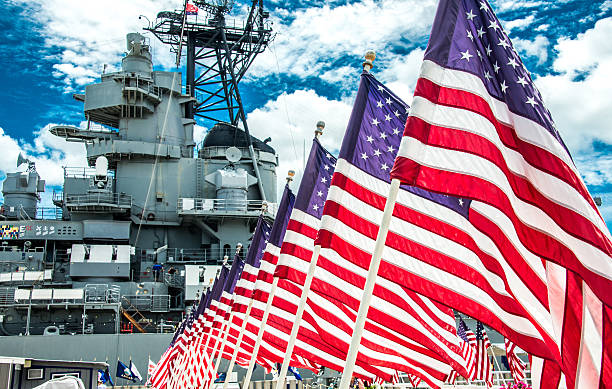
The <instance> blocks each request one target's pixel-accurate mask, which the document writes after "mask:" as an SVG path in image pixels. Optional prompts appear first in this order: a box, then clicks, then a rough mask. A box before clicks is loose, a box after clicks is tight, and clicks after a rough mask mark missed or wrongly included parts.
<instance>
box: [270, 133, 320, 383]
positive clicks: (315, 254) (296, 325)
mask: <svg viewBox="0 0 612 389" xmlns="http://www.w3.org/2000/svg"><path fill="white" fill-rule="evenodd" d="M324 128H325V122H323V121H319V122H317V129H316V130H315V138H317V139H319V137H320V136H321V135H323V129H324ZM304 166H305V165H304ZM320 252H321V246H320V245H317V246H315V247H314V250H313V251H312V256H311V257H310V265H309V266H308V274H306V280H304V286H303V289H302V295H301V296H300V302H299V304H298V309H297V311H296V313H295V320H294V321H293V326H292V327H291V334H290V335H289V341H288V342H287V350H286V351H285V357H284V359H283V365H282V366H281V369H280V371H279V372H278V381H277V382H276V389H282V387H283V386H284V385H285V379H286V378H287V370H289V363H290V361H291V355H292V354H293V349H294V347H295V341H296V340H297V334H298V332H299V329H300V324H301V322H302V315H303V314H304V309H305V308H306V301H307V300H308V294H309V293H310V286H311V285H312V279H313V278H314V272H315V270H316V268H317V261H318V260H319V253H320Z"/></svg>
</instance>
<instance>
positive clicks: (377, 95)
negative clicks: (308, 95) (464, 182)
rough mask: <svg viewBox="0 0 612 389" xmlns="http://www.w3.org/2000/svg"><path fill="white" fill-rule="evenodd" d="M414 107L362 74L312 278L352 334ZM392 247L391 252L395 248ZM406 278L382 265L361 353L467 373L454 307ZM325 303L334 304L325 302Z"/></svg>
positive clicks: (425, 373) (418, 367) (428, 371)
mask: <svg viewBox="0 0 612 389" xmlns="http://www.w3.org/2000/svg"><path fill="white" fill-rule="evenodd" d="M407 113H408V106H407V105H406V104H405V103H404V102H403V101H402V100H401V99H399V98H398V97H397V96H396V95H395V94H394V93H393V92H391V91H390V90H389V89H388V88H386V87H385V86H384V85H382V84H381V83H380V82H378V81H377V80H376V79H375V78H374V77H373V76H372V75H370V74H368V73H364V74H363V75H362V77H361V84H360V86H359V90H358V93H357V97H356V100H355V104H354V107H353V113H352V115H351V118H350V121H349V123H348V126H347V131H346V133H345V136H344V140H343V143H342V147H341V151H340V157H339V159H338V163H337V164H336V169H335V172H334V176H333V179H332V185H331V188H330V190H329V193H328V196H327V199H326V202H325V209H324V212H323V217H322V220H321V227H320V230H319V232H318V235H317V238H316V239H317V240H316V243H318V244H320V245H321V254H320V256H319V259H318V262H317V269H316V272H315V278H314V280H313V284H312V289H313V290H314V291H315V292H317V293H318V294H320V295H325V296H327V298H328V300H330V301H335V302H336V303H337V310H338V311H340V312H339V314H343V315H344V319H343V322H344V324H345V325H344V326H340V327H339V330H344V331H346V332H347V334H348V335H349V339H350V335H351V334H352V329H353V326H354V323H355V317H356V312H357V311H358V309H359V306H360V302H361V296H362V294H363V292H362V291H363V286H364V283H365V275H366V274H367V269H368V268H369V265H370V259H371V256H372V252H373V249H374V244H375V240H376V235H377V232H378V225H379V223H380V219H381V215H382V209H383V208H384V204H385V196H386V195H387V193H388V188H389V170H390V168H391V166H392V164H393V159H394V157H395V154H396V153H397V150H398V147H399V144H400V141H401V128H402V125H403V123H404V122H405V120H406V117H407ZM457 206H458V205H457ZM387 254H388V253H385V255H384V258H385V259H386V258H387V256H393V254H389V255H387ZM295 265H298V264H297V263H296V264H295ZM306 265H307V264H306ZM300 266H301V267H302V269H303V268H304V267H305V266H304V265H303V264H301V265H300ZM302 269H300V270H301V271H302V272H304V270H302ZM383 269H384V267H383ZM392 274H397V271H395V270H394V271H393V272H392ZM403 283H404V281H403V280H398V279H393V278H390V277H389V275H385V276H384V277H383V272H382V271H381V272H379V277H378V278H377V286H376V288H375V290H374V300H373V302H372V304H371V306H370V309H369V311H368V321H367V323H366V328H365V331H366V332H365V333H364V336H363V339H362V342H361V347H360V350H359V352H360V355H359V356H358V359H357V361H358V362H359V361H360V360H361V361H363V362H369V363H370V364H371V365H375V366H385V367H388V368H390V369H391V370H393V369H396V370H401V371H406V372H410V373H412V374H417V375H419V376H420V377H421V378H423V379H424V380H425V381H426V382H428V383H429V384H430V385H432V386H436V387H439V386H441V385H442V384H443V382H444V381H445V380H446V378H447V375H448V374H449V373H450V371H451V370H452V369H451V366H452V367H454V368H455V369H457V370H458V371H461V373H462V374H467V372H466V370H465V361H464V360H463V357H462V355H461V350H460V344H459V339H458V338H457V334H456V327H455V326H456V325H455V318H454V315H453V312H452V310H451V309H449V308H448V307H446V306H443V305H442V304H439V303H436V302H433V301H431V300H430V299H428V298H425V297H424V296H422V295H418V294H417V293H414V292H413V291H411V290H408V289H406V288H404V287H403ZM317 293H315V294H314V296H313V298H311V299H314V298H315V297H318V295H317ZM319 307H322V308H326V309H327V308H328V306H323V302H321V303H320V304H319ZM330 308H331V307H330ZM338 317H342V316H338ZM332 319H334V318H333V317H331V315H330V320H332ZM337 332H338V331H337ZM335 338H336V339H337V337H335ZM335 338H334V337H329V340H330V343H331V342H336V347H338V348H341V349H342V348H344V349H346V343H344V344H341V343H337V340H336V339H335ZM370 350H373V351H376V352H378V355H376V354H374V353H372V352H371V351H370ZM383 355H384V357H382V356H383ZM381 357H382V358H381ZM387 380H388V378H387Z"/></svg>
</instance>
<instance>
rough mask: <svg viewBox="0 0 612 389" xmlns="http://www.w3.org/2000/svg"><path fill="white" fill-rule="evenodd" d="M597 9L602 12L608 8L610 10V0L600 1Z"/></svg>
mask: <svg viewBox="0 0 612 389" xmlns="http://www.w3.org/2000/svg"><path fill="white" fill-rule="evenodd" d="M599 9H600V10H601V11H602V12H606V11H608V10H611V9H612V0H606V1H604V2H603V3H602V4H601V5H600V6H599Z"/></svg>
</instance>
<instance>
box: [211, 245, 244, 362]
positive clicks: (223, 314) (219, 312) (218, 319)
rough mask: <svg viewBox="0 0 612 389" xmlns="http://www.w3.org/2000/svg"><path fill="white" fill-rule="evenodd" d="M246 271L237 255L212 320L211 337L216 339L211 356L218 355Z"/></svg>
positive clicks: (237, 254)
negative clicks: (230, 312)
mask: <svg viewBox="0 0 612 389" xmlns="http://www.w3.org/2000/svg"><path fill="white" fill-rule="evenodd" d="M243 269H244V261H243V260H242V259H241V258H240V254H239V253H236V255H235V257H234V261H233V263H232V267H231V268H230V270H229V273H228V276H227V279H226V281H225V285H224V286H223V291H222V292H221V298H220V299H219V303H218V305H217V309H216V312H215V316H214V318H213V320H212V330H211V334H210V336H212V337H213V339H214V342H215V343H214V346H213V347H212V353H211V355H212V356H214V355H216V352H217V350H218V347H219V346H220V344H219V343H220V341H221V337H222V336H223V332H224V331H225V326H226V324H227V323H228V321H227V320H228V319H229V317H228V313H229V311H230V310H231V305H232V302H233V300H234V289H235V288H236V284H237V283H238V279H239V278H240V276H241V274H242V270H243Z"/></svg>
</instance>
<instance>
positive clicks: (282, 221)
mask: <svg viewBox="0 0 612 389" xmlns="http://www.w3.org/2000/svg"><path fill="white" fill-rule="evenodd" d="M307 166H308V165H307ZM307 169H308V167H307ZM304 176H305V177H310V175H307V174H305V175H304ZM330 176H331V173H329V177H328V178H331V177H330ZM308 181H309V178H306V179H305V180H304V181H303V182H308ZM301 188H302V186H300V190H301ZM285 194H286V196H287V200H288V206H287V207H284V206H282V203H283V201H281V206H279V209H283V210H286V213H283V214H282V216H281V215H280V213H279V214H278V215H277V219H276V220H275V224H274V226H273V227H272V232H271V234H270V241H269V242H268V244H267V246H266V250H265V253H264V256H263V258H262V264H261V266H260V269H259V274H258V277H257V278H258V279H257V282H256V285H255V292H254V294H253V296H254V303H253V311H252V317H253V319H254V320H258V321H259V322H260V323H262V322H265V324H263V323H262V324H261V325H257V323H253V324H254V328H258V327H260V328H263V329H265V330H264V331H263V333H262V336H263V339H264V340H265V341H266V343H267V344H268V345H269V347H268V349H267V350H266V351H267V352H268V353H267V355H266V356H265V358H266V359H267V360H270V361H272V362H279V363H280V362H282V361H283V358H284V355H285V351H286V347H287V342H288V339H289V335H290V332H291V328H292V324H293V317H294V316H295V312H296V309H297V306H296V301H297V300H298V299H299V296H300V292H301V289H300V287H299V285H294V284H292V283H290V282H288V281H286V280H280V279H277V280H276V281H274V271H275V268H276V265H277V262H278V257H279V254H280V247H281V245H282V243H283V240H284V238H285V234H286V232H287V226H288V224H290V223H291V221H290V217H291V215H292V214H293V210H294V209H295V208H294V205H295V204H296V201H297V200H296V198H295V196H294V195H293V193H292V192H291V191H290V190H289V188H287V189H286V192H285ZM283 197H284V198H285V195H284V196H283ZM273 282H276V283H277V287H276V292H275V294H274V296H273V299H272V300H271V301H268V298H269V293H270V290H271V285H272V283H273ZM268 302H270V303H271V309H270V312H269V315H268V317H267V318H265V320H264V317H263V313H264V311H265V307H266V305H267V303H268ZM260 353H261V351H259V352H258V356H259V354H260ZM272 354H274V355H272ZM340 355H341V352H340V351H339V350H333V349H331V348H330V346H329V345H327V344H326V343H325V342H324V341H322V340H321V339H320V337H319V336H318V334H317V333H316V332H315V331H310V332H308V333H304V332H303V333H302V334H301V336H300V337H299V339H298V342H297V345H296V350H295V352H293V353H292V355H291V365H292V366H294V367H300V368H306V369H310V370H313V371H316V370H318V369H319V366H320V365H322V364H324V363H326V364H328V361H329V360H330V359H331V360H332V361H333V360H334V359H335V360H336V361H342V360H340V359H339V356H340ZM328 366H329V364H328ZM341 366H342V364H341V363H340V364H338V365H334V367H335V368H339V367H341Z"/></svg>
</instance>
